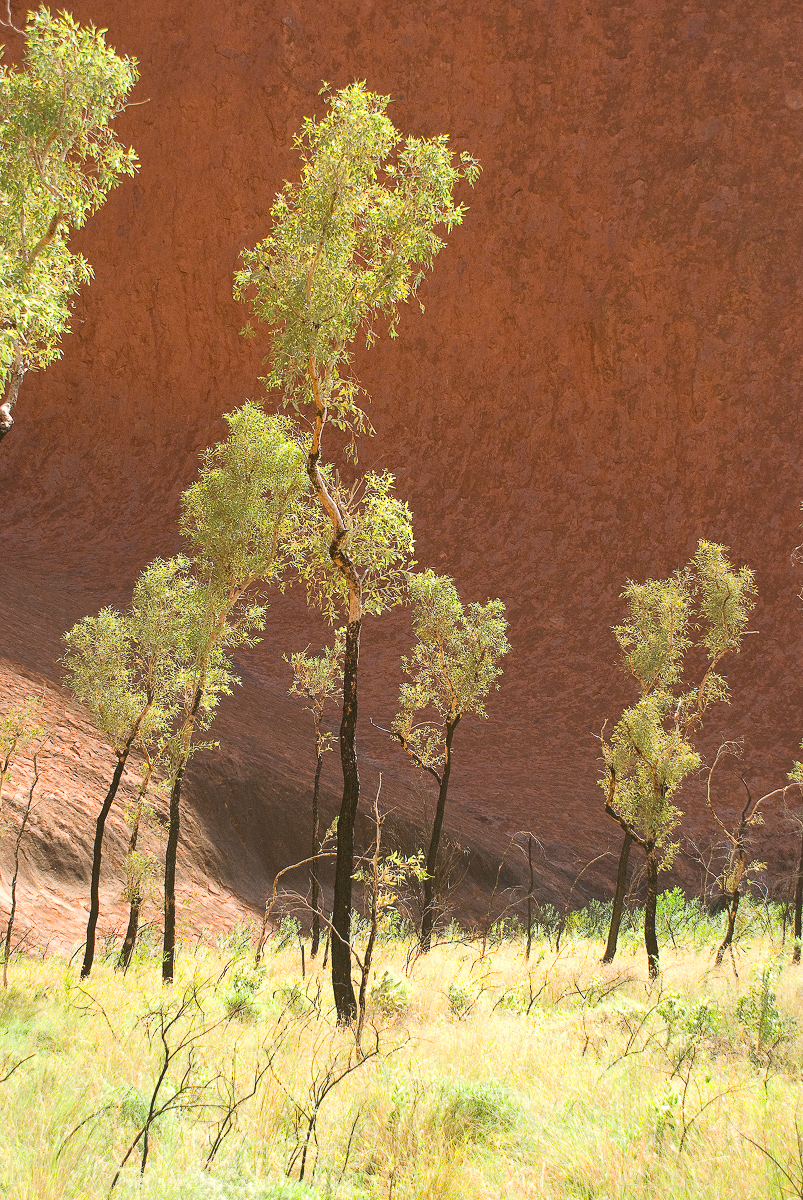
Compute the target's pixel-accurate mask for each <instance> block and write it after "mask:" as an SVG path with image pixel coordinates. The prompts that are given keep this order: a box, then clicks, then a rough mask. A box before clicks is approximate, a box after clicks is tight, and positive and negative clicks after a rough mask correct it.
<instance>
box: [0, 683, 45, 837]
mask: <svg viewBox="0 0 803 1200" xmlns="http://www.w3.org/2000/svg"><path fill="white" fill-rule="evenodd" d="M43 711H44V702H43V700H42V699H41V698H40V697H39V696H27V697H26V698H25V699H24V700H22V701H20V703H19V704H13V705H12V706H11V708H9V709H8V711H7V712H6V713H4V714H3V716H1V717H0V818H2V813H3V788H4V786H5V784H6V783H7V781H8V780H9V779H11V777H12V769H13V766H14V760H15V759H16V758H17V756H18V755H19V754H20V752H21V751H22V750H24V749H25V748H26V747H28V746H30V745H31V743H32V742H37V741H39V739H40V738H42V737H44V733H45V730H44V728H43V726H42V725H41V724H40V721H41V720H42V714H43Z"/></svg>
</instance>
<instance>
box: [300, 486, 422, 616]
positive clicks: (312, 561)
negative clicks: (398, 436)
mask: <svg viewBox="0 0 803 1200" xmlns="http://www.w3.org/2000/svg"><path fill="white" fill-rule="evenodd" d="M393 484H394V480H393V476H392V475H391V474H390V472H388V471H383V472H382V473H381V474H376V473H374V472H373V471H369V472H368V474H367V475H366V476H365V477H364V479H363V480H362V481H361V483H360V485H359V488H358V490H357V491H356V492H355V491H351V492H347V491H346V490H345V489H344V488H343V487H342V485H341V484H340V483H339V481H338V479H337V478H336V477H331V478H330V479H328V480H327V486H328V487H329V488H330V491H331V493H332V495H333V496H334V498H335V501H336V503H337V506H338V508H339V510H340V512H341V514H342V515H343V518H344V522H345V524H346V529H347V533H346V539H345V545H344V549H346V548H347V550H348V555H349V558H350V559H351V563H352V565H353V567H354V571H355V573H356V575H357V578H358V580H359V584H360V588H361V593H362V604H363V610H364V611H365V612H367V613H373V614H374V615H375V616H378V615H379V614H380V613H382V612H383V611H384V610H385V609H386V608H391V607H393V606H394V605H396V604H400V603H402V601H403V600H404V597H405V589H406V578H407V572H408V571H409V570H410V568H411V567H412V566H413V565H414V564H413V550H414V540H413V519H412V514H411V513H410V509H409V508H408V506H407V504H406V503H405V502H404V501H403V500H399V499H398V498H397V497H396V496H395V495H394V494H393V491H394V486H393ZM306 536H307V543H306V546H305V548H304V554H303V561H302V563H301V575H302V577H303V578H304V580H305V581H306V585H307V598H308V601H309V602H310V603H311V604H314V605H316V606H317V607H318V608H320V610H321V611H322V613H323V614H324V616H325V617H326V619H327V620H328V621H329V622H330V623H331V624H334V623H335V622H336V621H337V620H338V618H339V617H341V616H342V615H344V614H345V613H347V611H348V604H349V590H348V583H347V581H346V579H345V577H344V576H343V573H342V572H341V571H340V569H339V568H338V567H337V566H336V565H335V564H334V562H333V561H332V555H331V545H332V526H331V523H330V521H329V519H328V517H327V515H326V514H325V513H324V512H323V511H322V510H321V509H316V510H314V511H313V512H312V513H311V515H310V518H309V522H308V525H307V535H306Z"/></svg>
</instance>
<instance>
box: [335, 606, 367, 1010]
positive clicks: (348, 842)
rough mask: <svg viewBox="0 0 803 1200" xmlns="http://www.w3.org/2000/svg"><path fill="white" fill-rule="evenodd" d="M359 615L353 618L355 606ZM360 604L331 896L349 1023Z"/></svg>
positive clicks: (343, 733)
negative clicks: (333, 883) (332, 894)
mask: <svg viewBox="0 0 803 1200" xmlns="http://www.w3.org/2000/svg"><path fill="white" fill-rule="evenodd" d="M352 607H356V609H357V613H358V615H357V617H356V619H352V612H351V608H352ZM360 607H361V606H360V605H359V600H357V604H356V605H354V604H353V602H352V605H350V611H349V622H348V625H347V626H346V649H345V659H344V665H343V716H342V719H341V722H340V761H341V763H342V766H343V802H342V804H341V806H340V815H339V817H338V821H337V856H336V859H335V887H334V896H333V898H332V936H331V951H332V990H333V992H334V997H335V1008H336V1010H337V1019H338V1021H339V1022H340V1023H341V1024H342V1023H347V1022H351V1021H353V1020H354V1019H355V1017H356V1016H357V999H356V997H355V995H354V987H353V986H352V981H351V876H352V873H353V871H354V825H355V822H356V819H357V807H358V805H359V801H360V776H359V772H358V770H357V669H358V666H359V659H360V630H361V627H362V614H361V612H360Z"/></svg>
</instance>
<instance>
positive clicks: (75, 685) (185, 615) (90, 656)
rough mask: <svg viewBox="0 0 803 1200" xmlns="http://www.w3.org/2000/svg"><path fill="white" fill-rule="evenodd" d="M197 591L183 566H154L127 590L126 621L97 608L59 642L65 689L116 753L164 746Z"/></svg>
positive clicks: (187, 653) (175, 561)
mask: <svg viewBox="0 0 803 1200" xmlns="http://www.w3.org/2000/svg"><path fill="white" fill-rule="evenodd" d="M198 592H199V589H198V584H197V582H196V581H195V580H194V579H193V577H192V574H191V572H190V563H189V560H188V559H186V558H184V557H183V556H181V555H179V556H177V557H176V558H172V559H169V560H167V561H165V560H163V559H156V560H155V561H154V562H152V563H151V564H150V565H149V566H147V567H146V568H145V570H144V571H143V572H142V574H141V575H140V577H139V579H138V580H137V582H136V584H135V586H134V592H133V596H132V600H131V605H130V607H129V609H128V610H127V611H126V612H125V613H119V612H117V611H116V610H115V609H113V608H104V609H101V611H100V612H99V613H98V614H97V615H96V616H94V617H84V618H83V620H81V621H79V622H78V623H77V624H76V625H74V626H73V628H72V629H71V630H70V631H69V632H68V633H66V634H65V635H64V642H65V645H66V647H67V652H66V654H65V656H64V665H65V668H66V684H67V687H68V688H69V689H70V691H71V692H72V694H73V695H74V696H75V698H76V699H77V700H79V701H80V702H81V703H82V704H84V705H86V707H87V708H88V709H89V710H90V712H91V713H92V716H93V719H94V721H95V724H96V726H97V728H98V729H99V730H100V732H101V733H102V734H103V735H104V736H105V737H106V738H107V739H108V741H109V743H110V745H111V746H112V747H113V749H114V750H115V751H116V752H117V753H122V752H123V750H124V747H125V746H126V744H127V743H128V742H129V739H131V738H132V737H133V739H134V741H133V743H132V744H134V745H137V746H140V747H143V748H148V749H153V747H155V746H156V745H158V744H159V743H160V741H161V740H162V739H164V738H165V737H166V736H167V734H168V731H169V729H170V725H171V722H172V720H173V718H174V717H175V715H176V713H177V711H178V708H179V705H180V703H181V699H182V696H183V691H184V687H185V675H186V671H187V669H188V667H189V664H190V663H191V661H192V657H193V649H194V628H193V623H192V616H193V613H194V612H195V611H196V609H197V606H198Z"/></svg>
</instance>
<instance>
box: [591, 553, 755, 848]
mask: <svg viewBox="0 0 803 1200" xmlns="http://www.w3.org/2000/svg"><path fill="white" fill-rule="evenodd" d="M622 595H623V597H624V599H625V600H626V601H627V605H628V609H629V614H628V617H627V619H626V620H625V621H624V622H623V623H622V624H621V625H618V626H616V628H615V629H614V633H615V635H616V640H617V641H618V643H619V646H620V647H621V650H622V662H623V666H624V667H625V669H626V670H627V671H628V672H629V674H630V675H631V676H632V678H633V679H634V681H635V683H636V685H637V688H638V691H639V698H638V700H637V701H636V703H635V704H634V705H632V706H631V707H630V708H627V709H626V710H625V711H624V713H623V714H622V716H621V718H620V719H619V721H618V722H617V723H616V725H615V726H614V729H613V732H612V733H611V736H610V739H609V740H608V741H605V739H604V737H603V740H602V753H603V758H604V762H605V771H604V773H603V775H602V777H601V779H600V780H599V784H600V787H601V788H602V789H603V791H604V792H605V794H606V797H607V802H608V805H609V808H610V809H611V810H612V812H613V814H614V815H616V816H618V817H619V818H620V819H621V820H622V821H623V822H624V823H625V825H626V826H627V827H628V828H629V829H630V831H631V832H632V833H633V834H634V836H635V837H636V838H637V839H638V840H639V841H640V843H641V844H650V845H652V846H654V847H657V848H659V849H660V850H661V851H662V863H661V865H662V866H663V867H668V866H669V865H671V862H672V859H673V857H674V854H675V852H676V850H677V845H676V844H674V843H672V842H671V840H670V839H671V834H672V831H673V830H674V829H675V827H676V825H677V823H678V821H679V820H680V817H681V815H682V814H681V812H680V810H679V809H678V808H677V806H676V805H675V804H674V803H673V798H674V796H675V795H676V794H677V792H678V790H679V789H680V787H681V785H682V783H683V781H684V779H686V778H687V776H688V775H689V774H690V773H691V772H693V771H695V770H696V769H697V768H698V767H699V765H700V763H701V759H700V756H699V754H698V753H697V751H696V750H695V749H694V747H693V745H692V744H691V742H690V740H689V735H690V733H691V732H692V731H693V730H694V729H695V728H696V727H697V726H698V725H699V724H700V722H701V720H702V716H703V713H704V712H705V710H706V708H707V707H708V706H709V705H710V704H713V703H715V702H725V703H727V702H728V700H729V692H728V688H727V685H726V683H725V681H724V679H723V678H722V676H721V675H719V674H718V673H717V671H716V667H717V665H718V663H719V662H720V660H721V659H722V658H723V657H724V655H725V654H728V653H738V652H739V649H740V647H741V642H742V638H743V637H744V635H745V632H746V629H747V621H748V618H749V615H750V613H751V612H752V609H753V607H754V604H755V595H756V592H755V585H754V578H753V573H752V571H750V570H749V568H747V567H742V568H740V569H739V570H736V569H734V568H733V567H732V566H731V565H730V563H729V562H728V560H727V558H726V555H725V549H724V547H722V546H717V545H714V544H713V543H711V542H705V541H700V542H699V544H698V547H697V551H696V553H695V555H694V557H693V559H692V560H691V562H690V563H689V564H688V566H687V567H685V568H684V569H683V570H682V571H676V572H675V574H674V575H672V576H670V578H668V579H665V580H655V579H650V580H648V581H647V582H646V583H643V584H637V583H633V582H632V581H631V582H629V583H628V584H627V586H626V587H625V590H624V592H623V593H622ZM691 650H695V651H697V652H698V654H702V655H703V656H704V657H705V659H706V660H707V665H706V667H705V669H704V672H703V674H702V677H701V679H700V680H699V682H697V683H696V684H693V685H690V684H687V683H684V679H683V675H684V668H685V666H686V656H687V653H688V652H689V651H691Z"/></svg>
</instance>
